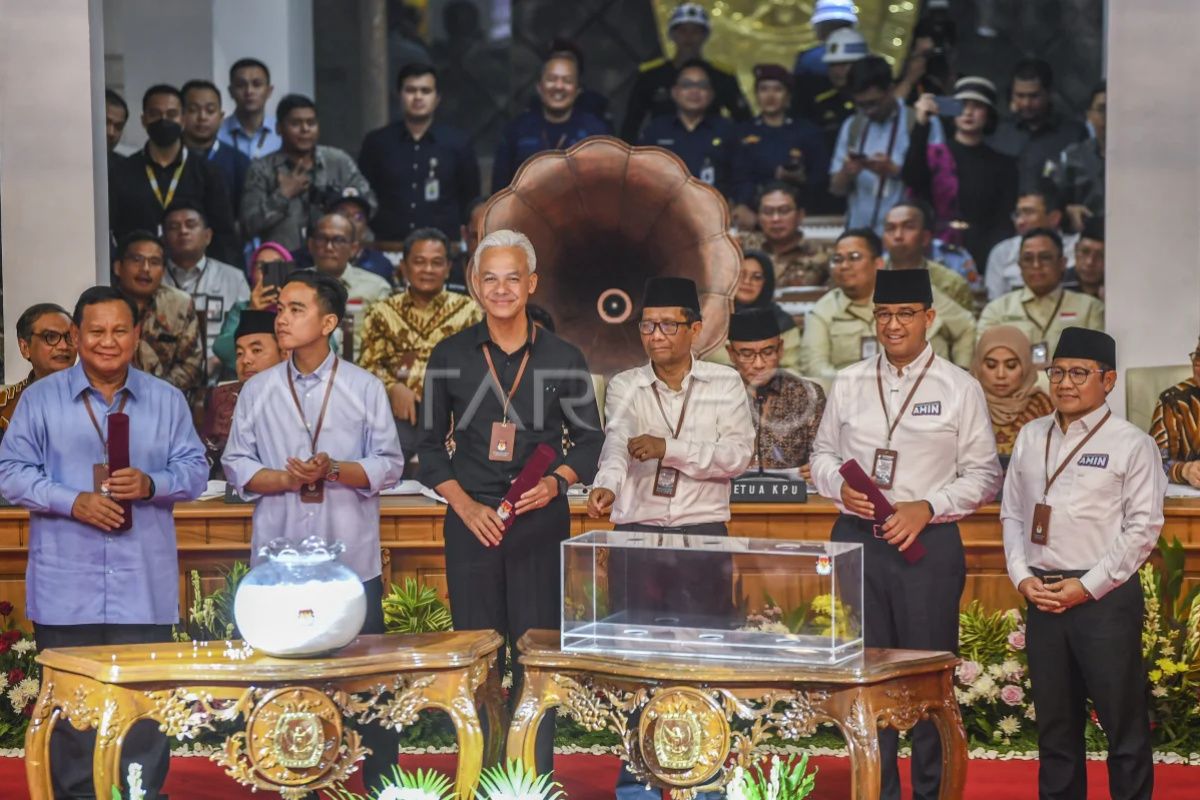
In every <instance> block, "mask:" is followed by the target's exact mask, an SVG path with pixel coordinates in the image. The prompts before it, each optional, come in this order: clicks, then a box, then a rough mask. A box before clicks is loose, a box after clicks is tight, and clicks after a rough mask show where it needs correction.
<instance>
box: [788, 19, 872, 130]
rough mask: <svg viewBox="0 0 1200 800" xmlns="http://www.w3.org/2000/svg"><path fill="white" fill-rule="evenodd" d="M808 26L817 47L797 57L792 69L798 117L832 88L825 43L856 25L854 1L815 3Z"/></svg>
mask: <svg viewBox="0 0 1200 800" xmlns="http://www.w3.org/2000/svg"><path fill="white" fill-rule="evenodd" d="M809 24H811V25H812V28H813V33H814V34H816V37H817V42H818V43H817V44H816V45H814V46H813V47H810V48H808V49H807V50H804V51H802V52H801V53H800V54H799V55H797V56H796V65H795V67H794V68H793V69H792V72H794V73H795V75H796V101H797V106H796V113H797V114H805V113H806V112H808V111H811V110H812V100H813V98H814V97H816V96H817V95H819V94H822V93H824V92H827V91H829V89H831V88H833V85H832V84H831V83H830V80H829V68H828V65H829V62H828V61H826V60H825V54H826V53H828V52H829V46H828V42H829V41H830V39H831V37H832V36H833V34H834V33H836V32H837V31H841V30H854V26H856V25H857V24H858V14H857V12H855V10H854V2H853V0H817V3H816V5H815V6H813V13H812V17H811V18H810V19H809Z"/></svg>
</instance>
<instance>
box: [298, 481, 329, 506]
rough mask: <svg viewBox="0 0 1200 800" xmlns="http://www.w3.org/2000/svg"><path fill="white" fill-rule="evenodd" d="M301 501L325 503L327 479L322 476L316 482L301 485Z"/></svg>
mask: <svg viewBox="0 0 1200 800" xmlns="http://www.w3.org/2000/svg"><path fill="white" fill-rule="evenodd" d="M300 502H301V503H324V502H325V479H324V478H321V479H320V480H318V481H317V482H316V483H306V484H304V485H303V486H301V487H300Z"/></svg>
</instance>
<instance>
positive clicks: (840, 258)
mask: <svg viewBox="0 0 1200 800" xmlns="http://www.w3.org/2000/svg"><path fill="white" fill-rule="evenodd" d="M866 260H867V254H866V253H859V252H853V253H850V254H849V255H842V254H841V253H838V254H837V255H835V256H831V257H830V258H829V263H830V264H832V265H833V266H835V267H840V266H841V265H842V264H845V263H846V262H850V263H851V264H859V263H861V262H863V261H866Z"/></svg>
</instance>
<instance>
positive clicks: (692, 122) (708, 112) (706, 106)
mask: <svg viewBox="0 0 1200 800" xmlns="http://www.w3.org/2000/svg"><path fill="white" fill-rule="evenodd" d="M715 97H716V94H715V93H714V92H713V80H712V73H711V72H710V71H709V68H708V66H707V65H706V64H705V63H704V62H703V61H701V60H699V59H695V60H692V61H688V62H687V63H685V64H683V65H682V66H680V68H679V73H678V74H677V75H676V76H675V85H674V86H673V87H672V88H671V99H672V100H674V101H675V113H674V114H670V115H667V116H662V117H655V118H654V119H652V120H650V122H649V123H648V124H647V125H646V129H645V130H643V131H642V138H641V139H640V140H639V141H638V144H643V145H656V146H658V147H662V148H664V149H666V150H670V151H671V152H672V153H674V154H675V155H677V156H679V158H680V159H681V160H682V161H683V163H684V166H686V167H687V168H688V172H690V173H691V174H692V176H693V177H695V178H697V179H698V180H701V181H703V182H704V183H707V184H708V185H709V186H712V187H713V188H714V189H716V190H717V191H718V192H720V193H721V194H723V195H728V194H729V193H730V190H731V189H732V188H733V184H732V180H733V149H734V144H735V139H736V132H735V130H734V126H733V123H732V122H730V121H729V120H727V119H725V118H724V117H722V116H720V115H719V114H716V113H713V99H714V98H715Z"/></svg>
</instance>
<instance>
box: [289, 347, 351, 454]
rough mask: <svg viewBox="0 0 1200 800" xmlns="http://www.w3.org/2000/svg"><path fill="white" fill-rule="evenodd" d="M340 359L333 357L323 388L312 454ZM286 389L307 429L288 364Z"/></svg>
mask: <svg viewBox="0 0 1200 800" xmlns="http://www.w3.org/2000/svg"><path fill="white" fill-rule="evenodd" d="M340 362H341V359H340V358H338V357H337V356H334V357H333V369H332V370H330V372H329V383H328V384H326V386H325V399H324V400H322V401H321V414H320V416H318V417H317V427H316V429H315V430H314V431H313V432H312V434H311V436H312V452H313V455H314V456H315V455H316V454H317V439H318V438H320V436H321V426H322V425H324V424H325V412H326V411H327V410H328V409H329V396H330V395H332V394H333V381H334V380H335V379H336V378H337V371H338V364H339V363H340ZM287 378H288V389H291V391H292V402H293V403H295V404H296V412H297V413H298V414H299V415H300V421H301V422H303V423H304V427H305V429H306V430H307V429H308V418H307V417H305V416H304V407H303V406H302V405H300V395H298V394H296V382H295V381H294V380H293V379H292V365H291V364H288V368H287Z"/></svg>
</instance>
